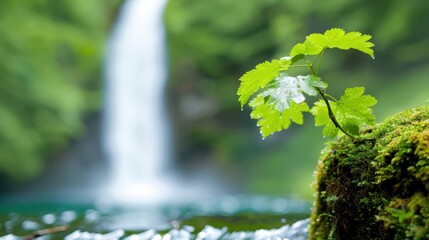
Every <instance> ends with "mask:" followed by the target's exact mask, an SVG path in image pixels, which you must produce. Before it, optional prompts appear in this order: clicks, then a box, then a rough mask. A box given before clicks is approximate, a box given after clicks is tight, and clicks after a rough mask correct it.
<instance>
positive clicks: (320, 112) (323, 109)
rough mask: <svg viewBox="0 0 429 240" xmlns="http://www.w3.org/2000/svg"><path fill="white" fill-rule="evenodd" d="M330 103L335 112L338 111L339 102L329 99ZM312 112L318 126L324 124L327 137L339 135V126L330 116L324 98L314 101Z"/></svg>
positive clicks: (324, 132) (323, 131)
mask: <svg viewBox="0 0 429 240" xmlns="http://www.w3.org/2000/svg"><path fill="white" fill-rule="evenodd" d="M329 105H330V106H331V109H332V110H333V112H336V108H337V103H336V102H333V101H329ZM310 113H311V114H313V115H314V123H315V125H316V126H324V125H325V127H324V128H323V130H322V134H323V136H325V137H331V138H334V137H336V136H337V135H338V128H337V127H336V126H335V124H334V123H333V122H332V121H331V119H330V118H329V113H328V108H327V106H326V103H325V101H324V100H322V99H320V100H319V101H317V102H315V103H314V106H313V107H312V108H311V110H310Z"/></svg>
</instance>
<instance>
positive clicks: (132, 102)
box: [104, 0, 170, 202]
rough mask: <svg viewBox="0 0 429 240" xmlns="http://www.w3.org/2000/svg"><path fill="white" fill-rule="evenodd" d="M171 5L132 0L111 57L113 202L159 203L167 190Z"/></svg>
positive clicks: (108, 107)
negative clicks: (167, 23) (167, 12)
mask: <svg viewBox="0 0 429 240" xmlns="http://www.w3.org/2000/svg"><path fill="white" fill-rule="evenodd" d="M165 3H166V0H127V1H125V4H124V6H123V7H122V10H121V12H120V15H119V19H118V22H117V24H116V26H115V29H114V31H113V34H112V37H111V39H110V42H109V45H108V49H107V50H108V51H107V58H106V65H105V67H106V71H105V74H106V89H105V115H104V118H105V121H104V148H105V151H106V154H107V157H108V159H109V160H110V162H111V169H112V176H111V183H110V184H109V187H108V188H109V189H108V190H107V191H108V192H109V195H110V197H113V198H114V199H115V200H118V199H119V200H124V201H127V202H129V201H139V202H141V201H154V199H156V198H158V197H160V196H161V195H162V194H163V193H162V191H163V189H164V188H165V187H166V185H169V184H167V183H166V181H165V180H166V177H165V170H166V167H167V165H168V162H169V158H170V156H169V152H170V150H169V149H170V146H169V141H168V137H167V134H168V121H167V120H166V119H167V118H166V110H165V107H164V105H165V102H164V97H163V91H164V85H165V82H166V77H167V75H166V59H165V55H166V54H165V38H164V27H163V21H162V16H163V10H164V5H165Z"/></svg>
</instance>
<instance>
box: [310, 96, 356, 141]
mask: <svg viewBox="0 0 429 240" xmlns="http://www.w3.org/2000/svg"><path fill="white" fill-rule="evenodd" d="M317 91H318V92H319V94H320V95H321V96H322V98H323V100H324V101H325V103H326V107H327V108H328V116H329V118H330V119H331V121H332V123H333V124H334V125H335V127H336V128H338V129H339V130H340V131H341V132H343V133H344V134H345V135H347V136H349V137H351V138H355V136H353V135H351V134H350V133H348V132H347V131H346V130H344V128H343V127H341V125H340V123H339V122H338V121H337V118H336V117H335V115H334V112H333V111H332V108H331V105H330V104H329V100H328V98H327V97H326V95H325V93H324V92H323V91H322V90H321V89H320V88H317Z"/></svg>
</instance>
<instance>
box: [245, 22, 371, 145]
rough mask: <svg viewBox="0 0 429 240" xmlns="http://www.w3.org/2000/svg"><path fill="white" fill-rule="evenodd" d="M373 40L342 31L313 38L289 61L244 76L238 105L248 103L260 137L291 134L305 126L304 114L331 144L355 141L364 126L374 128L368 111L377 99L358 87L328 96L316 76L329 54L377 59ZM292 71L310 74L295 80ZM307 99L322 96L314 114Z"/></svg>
mask: <svg viewBox="0 0 429 240" xmlns="http://www.w3.org/2000/svg"><path fill="white" fill-rule="evenodd" d="M370 39H371V36H370V35H365V34H361V33H359V32H349V33H346V32H345V31H344V30H343V29H339V28H333V29H330V30H327V31H326V32H325V33H324V34H320V33H314V34H311V35H309V36H307V37H306V39H305V41H304V42H302V43H298V44H296V45H295V46H294V47H293V48H292V50H291V51H290V56H287V57H284V58H281V59H274V60H272V61H271V62H268V61H266V62H263V63H260V64H258V65H257V66H256V67H255V68H254V69H253V70H251V71H249V72H247V73H245V74H244V75H243V76H242V77H241V78H240V87H239V88H238V91H237V94H238V96H239V102H240V103H241V107H242V108H243V106H244V105H245V104H246V103H248V105H249V106H250V107H251V108H252V112H251V114H250V116H251V118H253V119H257V120H258V122H257V125H258V126H259V127H260V131H261V134H262V137H263V138H265V137H267V136H269V135H271V134H273V133H274V132H278V131H281V130H283V129H287V128H289V126H290V125H291V123H292V122H294V123H296V124H303V122H304V117H303V112H310V113H311V114H312V115H313V116H314V120H315V124H316V126H324V128H323V131H322V133H323V135H324V136H328V137H332V138H333V137H336V136H337V135H338V134H340V133H343V134H345V135H347V136H349V137H351V138H354V137H356V136H357V135H358V134H359V130H360V128H361V127H362V126H363V125H371V124H374V123H375V116H374V115H373V114H372V109H371V108H370V107H372V106H373V105H375V104H376V103H377V100H376V99H375V98H374V97H372V96H369V95H363V93H364V90H365V89H364V88H363V87H354V88H346V89H345V92H344V95H343V96H341V98H340V99H336V98H334V97H332V96H331V95H329V94H328V93H327V89H328V84H327V83H326V82H323V81H322V79H321V77H320V76H319V73H318V70H319V66H320V63H321V59H322V55H323V53H324V52H325V51H326V50H329V49H331V48H337V49H341V50H349V49H355V50H358V51H361V52H363V53H366V54H368V55H369V56H371V57H372V58H374V51H373V50H372V47H373V46H374V44H373V43H371V42H369V40H370ZM292 68H304V69H307V70H308V75H298V76H293V75H291V74H290V73H289V70H290V69H292ZM306 95H309V96H317V95H319V96H320V99H319V100H318V101H316V102H315V103H314V106H313V107H312V108H311V109H310V108H309V106H308V104H307V102H306ZM249 99H250V100H249Z"/></svg>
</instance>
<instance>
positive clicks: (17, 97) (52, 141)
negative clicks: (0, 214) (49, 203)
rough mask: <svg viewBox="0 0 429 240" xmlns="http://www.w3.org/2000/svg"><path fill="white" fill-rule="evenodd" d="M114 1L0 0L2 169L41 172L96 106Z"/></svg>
mask: <svg viewBox="0 0 429 240" xmlns="http://www.w3.org/2000/svg"><path fill="white" fill-rule="evenodd" d="M117 4H118V0H107V1H106V0H91V1H87V0H59V1H57V0H30V1H27V0H2V1H0V174H3V175H6V176H8V177H10V178H13V179H15V180H24V179H30V178H32V177H34V176H36V175H37V174H38V173H40V172H41V170H42V168H43V164H44V160H46V159H49V158H50V157H52V156H53V155H54V154H55V153H58V152H59V151H60V150H61V149H63V148H64V147H65V146H66V144H67V143H68V142H69V140H70V139H71V138H73V137H76V136H78V135H79V133H81V131H82V130H83V127H84V124H83V116H84V114H85V113H88V112H89V111H94V110H96V109H97V108H98V107H99V102H100V100H99V99H100V86H101V85H100V82H101V81H100V63H101V57H102V50H103V43H104V41H105V39H106V33H107V30H108V29H109V26H110V22H111V20H109V19H110V18H112V17H113V13H114V9H115V6H117Z"/></svg>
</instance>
